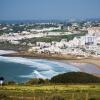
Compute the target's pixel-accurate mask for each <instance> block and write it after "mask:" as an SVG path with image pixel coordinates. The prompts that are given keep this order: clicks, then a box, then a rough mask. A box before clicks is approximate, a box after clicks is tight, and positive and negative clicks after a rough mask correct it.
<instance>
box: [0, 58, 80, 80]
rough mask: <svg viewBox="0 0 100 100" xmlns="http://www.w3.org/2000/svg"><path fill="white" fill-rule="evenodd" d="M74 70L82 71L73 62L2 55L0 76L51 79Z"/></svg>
mask: <svg viewBox="0 0 100 100" xmlns="http://www.w3.org/2000/svg"><path fill="white" fill-rule="evenodd" d="M72 71H75V72H77V71H80V69H79V68H77V67H74V66H73V65H71V64H69V63H68V64H67V63H62V62H58V61H53V60H46V59H29V58H22V57H3V56H0V76H2V77H4V79H5V80H6V81H16V82H26V81H28V80H30V79H31V78H43V79H50V78H51V77H53V76H55V75H58V74H61V73H65V72H72Z"/></svg>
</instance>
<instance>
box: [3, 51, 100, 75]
mask: <svg viewBox="0 0 100 100" xmlns="http://www.w3.org/2000/svg"><path fill="white" fill-rule="evenodd" d="M1 56H5V57H23V58H31V59H48V60H55V61H59V62H64V63H67V64H68V63H70V64H73V65H74V66H75V67H77V68H79V69H80V70H81V71H82V70H84V68H85V67H84V66H83V67H81V66H82V64H83V63H84V64H85V63H86V64H91V65H94V66H95V67H96V68H97V69H100V58H91V57H88V58H84V57H75V56H71V55H60V54H59V55H57V54H55V55H47V54H36V53H34V54H32V53H28V52H25V51H21V52H13V53H7V54H2V55H1ZM79 64H80V65H79ZM89 69H90V70H92V69H91V68H90V67H89ZM85 70H86V69H85ZM93 75H95V76H99V77H100V74H93Z"/></svg>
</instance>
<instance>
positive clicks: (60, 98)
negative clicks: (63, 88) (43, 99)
mask: <svg viewBox="0 0 100 100" xmlns="http://www.w3.org/2000/svg"><path fill="white" fill-rule="evenodd" d="M48 100H65V99H64V97H63V96H61V95H52V96H50V97H49V98H48Z"/></svg>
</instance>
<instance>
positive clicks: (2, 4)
mask: <svg viewBox="0 0 100 100" xmlns="http://www.w3.org/2000/svg"><path fill="white" fill-rule="evenodd" d="M71 18H73V19H75V18H80V19H81V18H100V0H0V20H31V19H34V20H35V19H36V20H38V19H39V20H47V19H61V20H65V19H71Z"/></svg>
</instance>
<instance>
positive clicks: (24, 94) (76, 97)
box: [0, 84, 100, 100]
mask: <svg viewBox="0 0 100 100" xmlns="http://www.w3.org/2000/svg"><path fill="white" fill-rule="evenodd" d="M54 96H56V99H53V97H54ZM60 97H62V98H63V99H59V98H60ZM57 98H58V99H57ZM0 100H100V84H89V85H33V86H32V85H31V86H25V85H7V86H2V87H0Z"/></svg>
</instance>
